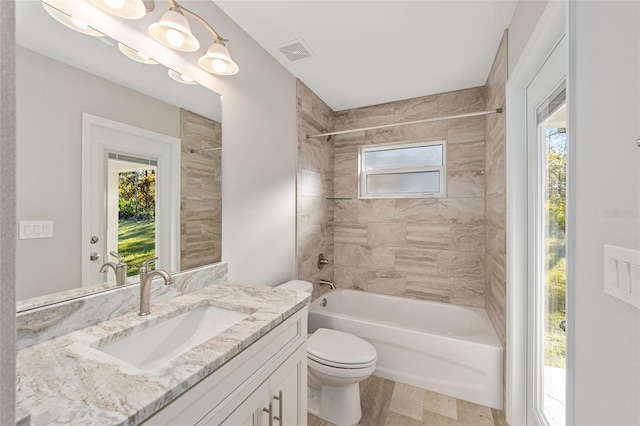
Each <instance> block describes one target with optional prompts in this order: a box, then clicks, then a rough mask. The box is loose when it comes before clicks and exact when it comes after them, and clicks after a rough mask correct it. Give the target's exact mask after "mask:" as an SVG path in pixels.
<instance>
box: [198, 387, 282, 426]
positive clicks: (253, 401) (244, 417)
mask: <svg viewBox="0 0 640 426" xmlns="http://www.w3.org/2000/svg"><path fill="white" fill-rule="evenodd" d="M268 406H269V381H266V382H264V383H263V384H262V385H260V387H258V389H256V390H255V391H254V392H253V393H252V394H251V395H249V396H248V397H247V399H245V400H244V401H243V402H242V403H241V404H240V405H238V407H237V408H236V409H235V410H233V412H232V413H231V414H230V415H229V416H228V417H227V418H225V419H224V420H222V421H221V419H220V418H219V417H218V416H214V417H213V418H211V419H209V420H206V421H204V422H202V423H199V424H200V425H207V426H212V425H216V426H217V425H228V426H261V425H268V424H269V414H268V413H267V412H265V411H264V410H263V409H264V408H268Z"/></svg>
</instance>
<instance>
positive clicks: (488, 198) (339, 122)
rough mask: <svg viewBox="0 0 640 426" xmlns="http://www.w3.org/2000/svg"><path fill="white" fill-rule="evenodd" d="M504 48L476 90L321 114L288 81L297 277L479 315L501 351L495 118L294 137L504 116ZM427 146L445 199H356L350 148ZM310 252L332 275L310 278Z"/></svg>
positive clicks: (317, 102)
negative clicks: (442, 160) (437, 146)
mask: <svg viewBox="0 0 640 426" xmlns="http://www.w3.org/2000/svg"><path fill="white" fill-rule="evenodd" d="M506 43H507V38H506V32H505V35H504V37H503V40H502V42H501V44H500V48H499V50H498V53H497V55H496V59H495V62H494V65H493V68H492V70H491V73H490V75H489V78H488V80H487V85H486V86H484V87H476V88H471V89H465V90H459V91H454V92H448V93H442V94H438V95H432V96H424V97H420V98H414V99H408V100H402V101H397V102H391V103H386V104H380V105H373V106H369V107H363V108H356V109H351V110H347V111H339V112H333V111H332V110H331V109H330V108H329V107H328V106H327V105H326V104H325V103H324V102H323V101H322V100H321V99H320V98H319V97H318V96H316V95H315V94H314V93H313V92H312V91H311V90H310V89H309V88H307V87H306V86H305V85H304V84H303V83H302V82H300V81H298V99H297V100H298V129H299V143H298V163H299V164H298V207H297V208H298V240H297V244H298V249H297V265H298V278H300V279H305V280H309V281H312V282H314V284H317V280H318V279H319V278H321V277H322V278H325V279H331V278H333V281H334V282H335V284H336V285H337V286H338V287H340V288H355V289H359V290H365V291H371V292H376V293H384V294H390V295H397V296H403V297H410V298H420V299H428V300H436V301H441V302H447V303H453V304H460V305H469V306H478V307H486V308H487V310H488V312H489V316H490V318H491V320H492V322H493V324H494V327H495V328H496V333H497V334H498V337H499V338H500V340H501V341H502V343H503V344H504V343H505V329H506V326H505V314H506V302H505V293H506V284H505V263H506V260H505V253H506V234H505V228H506V197H505V187H506V181H505V157H504V153H505V129H506V127H505V114H499V115H489V116H481V117H469V118H461V119H455V120H449V121H437V122H430V123H421V124H411V125H403V126H399V127H394V128H386V129H379V130H369V131H361V132H356V133H351V134H347V135H338V136H335V137H334V138H332V139H331V140H329V141H327V140H326V139H325V138H322V139H306V135H307V134H312V133H320V132H322V131H326V130H344V129H353V128H361V127H369V126H376V125H382V124H389V123H398V122H405V121H412V120H420V119H424V118H431V117H442V116H449V115H456V114H463V113H466V112H476V111H482V110H485V109H494V108H498V107H504V106H505V93H504V87H505V84H506V78H507V68H506V67H507V61H506V50H507V44H506ZM438 140H446V144H447V151H446V155H447V161H446V164H447V196H446V197H444V198H431V199H429V198H427V199H379V200H371V199H369V200H365V199H363V200H360V199H358V147H359V146H361V145H374V144H385V143H392V142H410V141H438ZM321 252H323V253H324V254H325V255H327V257H328V258H329V259H331V260H332V261H333V269H332V270H330V269H325V270H323V271H322V273H321V272H320V271H319V270H318V269H317V266H316V262H317V255H318V254H319V253H321ZM317 295H318V289H317V285H316V290H315V294H314V296H315V297H317Z"/></svg>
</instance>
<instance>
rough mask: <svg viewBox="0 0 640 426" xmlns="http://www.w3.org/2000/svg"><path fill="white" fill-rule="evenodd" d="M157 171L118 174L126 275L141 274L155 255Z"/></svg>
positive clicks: (120, 243) (121, 247) (120, 244)
mask: <svg viewBox="0 0 640 426" xmlns="http://www.w3.org/2000/svg"><path fill="white" fill-rule="evenodd" d="M155 217H156V172H155V170H149V169H145V170H135V171H131V172H123V173H119V174H118V253H120V256H122V258H123V260H124V262H125V263H126V264H127V266H128V270H127V276H129V277H131V276H134V275H138V274H139V273H140V266H141V265H142V262H144V261H145V260H148V259H151V258H153V257H155V256H156V222H155Z"/></svg>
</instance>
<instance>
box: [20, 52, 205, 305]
mask: <svg viewBox="0 0 640 426" xmlns="http://www.w3.org/2000/svg"><path fill="white" fill-rule="evenodd" d="M16 65H17V75H18V77H17V82H16V84H17V87H16V93H17V117H18V118H17V128H18V139H17V174H18V175H17V179H18V188H17V220H18V221H21V220H53V221H54V237H53V238H44V239H31V240H18V243H17V271H16V279H17V282H19V283H20V284H19V285H18V286H17V289H16V290H17V298H18V300H22V299H26V298H30V297H35V296H40V295H42V294H46V293H52V292H58V291H63V290H68V289H71V288H75V287H78V285H79V284H80V270H81V260H82V259H81V254H80V249H81V241H80V234H81V229H80V223H81V213H82V204H81V192H82V190H81V185H82V182H81V175H82V170H81V168H82V157H81V153H82V113H83V112H87V113H90V114H94V115H98V116H100V117H105V118H108V119H111V120H115V121H119V122H122V123H126V124H131V125H134V126H138V127H142V128H145V129H148V130H152V131H155V132H158V133H162V134H166V135H169V136H174V137H180V110H179V108H177V107H174V106H172V105H169V104H166V103H164V102H161V101H158V100H156V99H154V98H151V97H149V96H146V95H143V94H140V93H138V92H135V91H133V90H130V89H127V88H125V87H123V86H120V85H117V84H114V83H112V82H110V81H107V80H104V79H102V78H100V77H96V76H94V75H92V74H89V73H87V72H85V71H82V70H79V69H77V68H73V67H70V66H68V65H65V64H63V63H61V62H58V61H55V60H52V59H50V58H47V57H45V56H42V55H40V54H38V53H35V52H32V51H30V50H28V49H25V48H22V47H17V64H16ZM212 99H213V96H212ZM35 265H37V267H34V266H35Z"/></svg>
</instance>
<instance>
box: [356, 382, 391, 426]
mask: <svg viewBox="0 0 640 426" xmlns="http://www.w3.org/2000/svg"><path fill="white" fill-rule="evenodd" d="M394 385H395V383H394V382H393V381H391V380H386V379H382V378H380V377H376V376H371V377H369V378H368V379H367V380H365V381H364V382H362V383H360V402H361V406H362V419H361V420H360V424H361V425H362V426H374V425H384V419H385V418H386V417H387V413H388V411H389V404H390V403H391V395H392V394H393V388H394Z"/></svg>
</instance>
